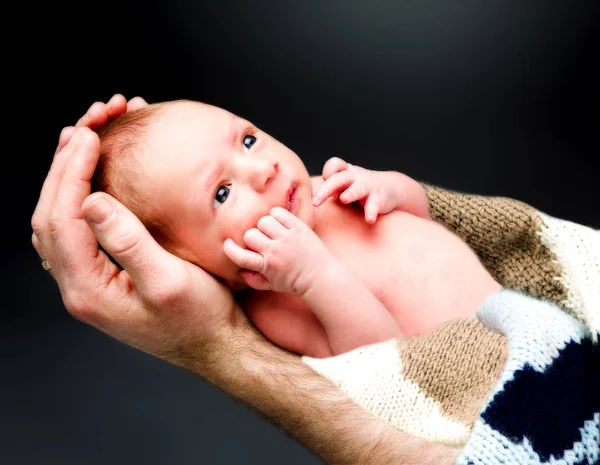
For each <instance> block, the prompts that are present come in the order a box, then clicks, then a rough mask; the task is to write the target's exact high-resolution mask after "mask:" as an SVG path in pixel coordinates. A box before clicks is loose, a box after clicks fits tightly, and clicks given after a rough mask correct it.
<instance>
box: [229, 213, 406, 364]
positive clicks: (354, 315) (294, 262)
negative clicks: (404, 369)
mask: <svg viewBox="0 0 600 465" xmlns="http://www.w3.org/2000/svg"><path fill="white" fill-rule="evenodd" d="M244 241H245V245H246V246H247V247H248V249H244V248H242V247H240V246H239V245H237V244H235V243H234V242H233V241H232V240H230V239H228V240H226V241H225V244H224V251H225V253H226V254H227V256H228V257H229V258H230V259H231V260H232V261H233V262H234V263H236V264H237V265H238V266H240V267H242V268H244V270H243V271H241V272H240V275H241V276H242V277H243V278H244V280H245V281H246V282H247V284H248V285H249V286H250V287H252V288H253V289H258V290H265V291H266V290H271V291H276V292H292V293H295V294H297V295H299V296H300V297H301V298H302V299H303V300H304V301H305V302H306V303H307V305H308V306H309V307H310V308H311V310H312V311H313V312H314V314H315V316H316V317H317V318H318V319H319V321H320V322H321V324H322V325H323V327H324V329H325V332H326V334H327V337H328V340H329V344H330V347H331V349H332V352H333V353H334V354H339V353H342V352H347V351H349V350H351V349H355V348H357V347H359V346H362V345H367V344H371V343H374V342H380V341H384V340H387V339H392V338H394V337H397V336H399V335H400V330H399V328H398V326H397V324H396V322H395V320H394V319H393V317H392V315H391V314H390V313H389V312H388V310H387V309H386V308H385V307H384V305H383V304H382V303H381V302H380V301H379V300H378V299H377V298H376V297H375V296H374V295H372V294H371V292H370V291H369V290H368V289H367V288H366V287H365V286H364V285H363V284H362V282H361V281H360V280H359V279H358V277H356V276H355V275H354V274H353V273H352V272H351V271H350V270H348V269H347V268H345V267H344V266H342V265H341V264H340V263H339V262H338V261H337V260H336V259H335V258H334V257H333V255H331V253H330V252H329V250H327V248H326V247H325V245H324V244H323V242H322V241H321V239H320V238H319V237H318V236H317V235H316V234H315V232H314V231H313V230H312V229H310V228H309V227H308V226H307V225H306V224H305V223H303V222H302V221H301V220H300V219H298V218H296V217H295V216H294V215H293V214H292V213H290V212H289V211H287V210H285V209H283V208H280V207H275V208H273V209H272V210H271V214H270V215H268V216H265V217H263V218H261V219H260V220H259V221H258V224H257V228H253V229H250V230H249V231H247V232H246V234H245V235H244Z"/></svg>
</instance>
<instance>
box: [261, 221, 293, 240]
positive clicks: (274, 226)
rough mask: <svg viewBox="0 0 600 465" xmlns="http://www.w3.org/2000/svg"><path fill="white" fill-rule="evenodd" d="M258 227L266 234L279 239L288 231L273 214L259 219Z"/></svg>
mask: <svg viewBox="0 0 600 465" xmlns="http://www.w3.org/2000/svg"><path fill="white" fill-rule="evenodd" d="M256 227H257V228H258V229H260V230H261V231H262V232H263V233H264V234H266V235H267V237H269V238H270V239H279V238H280V237H283V235H284V234H285V233H286V232H287V229H286V227H285V226H283V225H282V224H281V223H280V222H279V221H277V220H276V219H275V218H273V217H272V216H271V215H266V216H263V217H262V218H261V219H260V220H258V223H257V224H256Z"/></svg>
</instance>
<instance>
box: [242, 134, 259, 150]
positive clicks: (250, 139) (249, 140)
mask: <svg viewBox="0 0 600 465" xmlns="http://www.w3.org/2000/svg"><path fill="white" fill-rule="evenodd" d="M255 142H256V137H254V136H251V135H249V134H248V135H247V136H246V137H244V142H243V145H244V149H246V151H247V150H250V148H251V147H252V146H253V145H254V143H255Z"/></svg>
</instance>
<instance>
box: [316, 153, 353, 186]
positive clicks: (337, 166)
mask: <svg viewBox="0 0 600 465" xmlns="http://www.w3.org/2000/svg"><path fill="white" fill-rule="evenodd" d="M348 166H350V165H349V164H348V163H346V162H345V161H344V160H342V159H341V158H338V157H333V158H330V159H329V160H327V161H326V162H325V165H323V179H325V180H326V179H329V178H330V177H331V176H333V175H334V174H335V173H338V172H340V171H344V170H347V169H348Z"/></svg>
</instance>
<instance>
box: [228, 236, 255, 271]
mask: <svg viewBox="0 0 600 465" xmlns="http://www.w3.org/2000/svg"><path fill="white" fill-rule="evenodd" d="M223 251H224V252H225V255H227V257H229V259H230V260H231V261H232V262H233V263H235V264H236V265H238V266H239V267H241V268H245V269H247V270H251V271H260V270H262V269H263V266H264V259H263V257H262V255H260V254H257V253H256V252H253V251H251V250H247V249H242V248H241V247H240V246H239V245H237V244H236V243H235V242H234V241H233V239H229V238H227V239H225V242H224V243H223Z"/></svg>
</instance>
